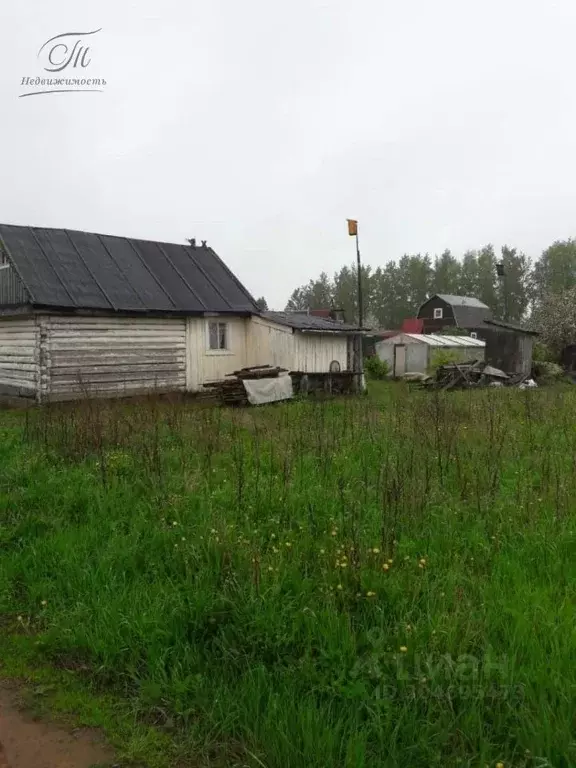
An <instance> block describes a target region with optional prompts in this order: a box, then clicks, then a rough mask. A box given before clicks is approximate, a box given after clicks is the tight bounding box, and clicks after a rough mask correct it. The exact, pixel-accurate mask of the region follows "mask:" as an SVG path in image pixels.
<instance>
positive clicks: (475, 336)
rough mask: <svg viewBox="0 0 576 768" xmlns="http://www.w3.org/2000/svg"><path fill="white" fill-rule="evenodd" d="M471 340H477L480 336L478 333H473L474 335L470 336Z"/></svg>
mask: <svg viewBox="0 0 576 768" xmlns="http://www.w3.org/2000/svg"><path fill="white" fill-rule="evenodd" d="M470 338H471V339H477V338H478V334H477V333H476V331H472V333H471V334H470Z"/></svg>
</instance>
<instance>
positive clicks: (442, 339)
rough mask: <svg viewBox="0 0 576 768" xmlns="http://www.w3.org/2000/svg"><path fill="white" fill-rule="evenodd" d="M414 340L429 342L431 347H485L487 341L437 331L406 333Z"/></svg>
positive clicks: (423, 342)
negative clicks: (442, 333) (441, 333)
mask: <svg viewBox="0 0 576 768" xmlns="http://www.w3.org/2000/svg"><path fill="white" fill-rule="evenodd" d="M404 335H405V336H409V337H410V338H411V339H414V341H419V342H421V343H422V344H428V345H429V346H430V347H485V346H486V342H484V341H481V340H480V339H473V338H472V337H471V336H444V335H439V334H436V333H406V334H404Z"/></svg>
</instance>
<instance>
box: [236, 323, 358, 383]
mask: <svg viewBox="0 0 576 768" xmlns="http://www.w3.org/2000/svg"><path fill="white" fill-rule="evenodd" d="M333 360H337V361H338V362H339V363H340V368H341V369H342V370H343V371H345V370H346V368H347V367H348V338H347V337H346V336H337V335H335V334H334V335H332V334H327V333H326V334H324V333H323V334H318V333H302V332H301V331H293V330H292V328H289V327H287V326H285V325H280V324H278V323H273V322H270V321H269V320H265V319H263V318H260V317H253V318H252V319H251V320H250V323H249V328H248V365H265V364H267V363H270V364H271V365H279V366H281V367H283V368H287V369H288V370H289V371H305V372H307V373H323V372H327V371H329V370H330V363H331V362H332V361H333Z"/></svg>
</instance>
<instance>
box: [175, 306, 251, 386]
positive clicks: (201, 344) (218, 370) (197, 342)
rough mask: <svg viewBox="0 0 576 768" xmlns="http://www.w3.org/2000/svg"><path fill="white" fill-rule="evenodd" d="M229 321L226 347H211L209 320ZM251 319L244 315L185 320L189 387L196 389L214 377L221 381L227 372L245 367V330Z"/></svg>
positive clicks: (215, 379) (213, 379)
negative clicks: (224, 348)
mask: <svg viewBox="0 0 576 768" xmlns="http://www.w3.org/2000/svg"><path fill="white" fill-rule="evenodd" d="M211 322H219V323H226V324H227V344H228V349H226V350H219V349H217V350H211V349H209V343H208V324H209V323H211ZM248 322H249V321H248V320H247V319H246V318H243V317H228V316H225V315H221V316H218V317H189V318H188V319H187V321H186V346H187V361H186V364H187V370H186V388H187V389H188V390H190V391H192V392H195V391H197V390H199V389H201V388H202V386H203V385H204V384H206V383H208V382H211V381H220V380H222V379H224V378H225V377H226V375H227V374H229V373H233V371H237V370H238V369H239V368H244V367H245V366H246V365H248V363H247V353H246V330H247V325H248Z"/></svg>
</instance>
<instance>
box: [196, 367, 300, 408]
mask: <svg viewBox="0 0 576 768" xmlns="http://www.w3.org/2000/svg"><path fill="white" fill-rule="evenodd" d="M281 373H287V370H286V368H279V367H278V366H275V365H255V366H252V367H249V368H241V369H240V370H239V371H234V372H233V373H229V374H228V375H227V376H226V378H225V379H224V380H223V381H215V382H213V383H210V384H205V392H204V393H203V395H202V401H203V402H204V401H206V402H214V403H219V404H220V405H227V406H236V407H237V406H243V405H248V397H247V395H246V390H245V389H244V384H243V383H242V382H243V381H244V380H245V379H271V378H277V377H278V376H280V374H281ZM204 395H206V397H204Z"/></svg>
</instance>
